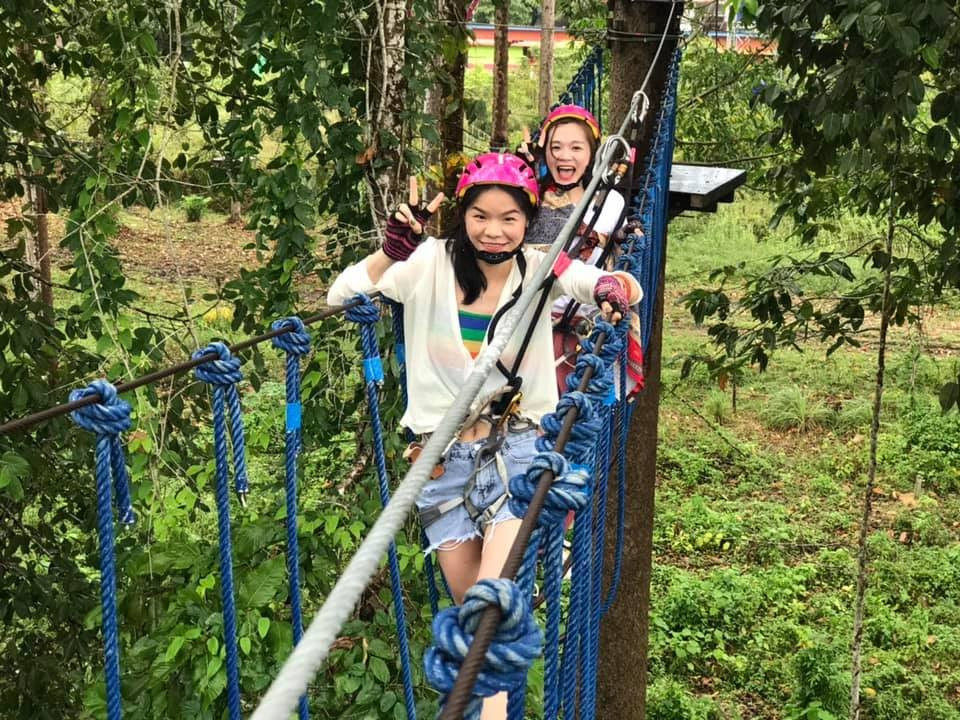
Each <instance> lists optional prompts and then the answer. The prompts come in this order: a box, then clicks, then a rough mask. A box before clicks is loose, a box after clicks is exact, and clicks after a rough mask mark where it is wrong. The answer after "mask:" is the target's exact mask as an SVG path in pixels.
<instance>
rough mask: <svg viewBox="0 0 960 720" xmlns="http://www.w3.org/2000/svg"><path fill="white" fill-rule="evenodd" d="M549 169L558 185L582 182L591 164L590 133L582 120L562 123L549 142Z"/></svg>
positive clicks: (553, 132)
mask: <svg viewBox="0 0 960 720" xmlns="http://www.w3.org/2000/svg"><path fill="white" fill-rule="evenodd" d="M545 154H546V160H547V169H548V170H549V171H550V176H551V177H552V178H553V180H554V182H556V183H557V184H558V185H571V184H573V183H578V182H580V180H581V178H583V174H584V173H585V172H586V171H587V167H588V166H589V165H590V159H591V158H590V155H591V152H590V135H589V134H588V131H587V128H586V127H585V126H584V124H583V123H581V122H565V123H560V124H558V125H557V126H556V127H554V128H553V131H552V132H551V133H550V139H549V141H548V142H547V152H546V153H545Z"/></svg>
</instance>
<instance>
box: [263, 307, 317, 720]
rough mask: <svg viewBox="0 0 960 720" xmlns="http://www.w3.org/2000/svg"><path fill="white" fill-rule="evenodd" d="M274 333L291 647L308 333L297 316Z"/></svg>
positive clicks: (296, 607)
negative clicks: (280, 364)
mask: <svg viewBox="0 0 960 720" xmlns="http://www.w3.org/2000/svg"><path fill="white" fill-rule="evenodd" d="M271 327H272V329H273V330H288V332H286V333H284V334H283V335H277V336H276V337H275V338H273V346H274V347H275V348H278V349H279V350H282V351H284V352H285V353H286V354H287V365H286V374H285V380H286V391H287V398H286V400H287V421H286V433H285V435H284V445H285V449H286V457H285V459H286V462H285V465H284V470H285V476H284V478H285V484H284V490H285V495H286V508H287V518H286V527H287V573H288V574H289V576H290V611H291V616H292V619H293V644H294V645H295V646H296V645H298V644H299V643H300V638H301V637H303V611H302V609H301V605H300V543H299V541H298V538H297V508H298V503H297V455H299V453H300V450H301V425H302V415H303V412H302V409H301V404H300V358H301V356H303V355H306V354H307V353H309V352H310V333H308V332H307V330H306V328H305V327H304V325H303V321H302V320H301V319H300V318H298V317H288V318H284V319H282V320H277V321H276V322H274V323H273V325H272V326H271ZM297 711H298V714H299V717H300V720H307V719H308V718H309V717H310V708H309V705H308V703H307V696H306V694H304V695H301V696H300V703H299V706H298V708H297Z"/></svg>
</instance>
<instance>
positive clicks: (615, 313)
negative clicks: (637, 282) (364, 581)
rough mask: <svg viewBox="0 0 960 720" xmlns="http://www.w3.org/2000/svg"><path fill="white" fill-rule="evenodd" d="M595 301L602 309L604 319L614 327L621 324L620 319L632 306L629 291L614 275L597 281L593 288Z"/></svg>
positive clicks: (605, 276)
mask: <svg viewBox="0 0 960 720" xmlns="http://www.w3.org/2000/svg"><path fill="white" fill-rule="evenodd" d="M593 299H594V300H595V301H596V303H597V307H598V308H600V312H601V313H602V314H603V318H604V319H605V320H607V321H608V322H610V323H612V324H614V325H616V324H617V323H618V322H620V318H622V317H623V313H625V312H626V311H627V307H629V305H630V303H629V301H628V299H627V289H626V288H625V287H624V286H623V283H621V282H620V280H618V279H617V277H616V276H614V275H604V276H603V277H602V278H600V279H599V280H597V284H596V285H595V286H594V288H593Z"/></svg>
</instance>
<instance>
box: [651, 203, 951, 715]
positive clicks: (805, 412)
mask: <svg viewBox="0 0 960 720" xmlns="http://www.w3.org/2000/svg"><path fill="white" fill-rule="evenodd" d="M770 210H771V208H770V207H769V206H768V205H767V204H766V203H764V202H763V201H761V200H757V199H750V198H740V199H738V201H737V203H735V204H734V205H732V206H726V207H723V206H722V207H721V208H720V211H719V212H718V213H717V214H716V215H703V216H697V217H693V218H682V219H680V220H677V221H675V222H674V223H673V224H672V225H671V228H670V241H669V248H668V252H669V255H668V263H667V271H666V272H667V285H666V295H667V296H666V307H665V323H664V357H665V365H664V369H663V379H664V384H665V387H666V388H668V389H669V391H668V392H665V393H664V394H663V397H662V400H661V419H660V446H659V461H658V465H659V478H658V488H657V493H658V495H657V506H656V519H655V525H654V548H655V558H654V566H655V568H657V569H656V572H655V574H654V577H653V591H652V592H653V597H652V608H653V615H652V627H653V630H652V634H651V638H652V648H651V658H652V660H651V668H652V673H653V678H652V686H651V693H650V702H649V705H648V717H650V718H654V719H656V720H666V719H672V718H724V719H726V718H744V719H746V718H773V719H781V720H793V718H800V717H816V716H817V715H815V714H814V713H816V712H819V711H820V710H822V711H826V712H829V713H831V715H829V716H828V715H821V716H822V717H845V716H846V713H847V705H848V704H849V699H848V693H849V665H850V660H849V645H850V638H851V627H852V607H853V601H854V587H855V570H856V565H855V556H854V553H855V543H856V537H857V533H858V529H859V518H860V513H861V504H862V496H863V492H864V486H865V479H866V463H867V451H868V445H869V443H868V436H869V424H870V417H871V404H872V398H873V382H874V379H875V373H876V370H875V362H876V344H875V342H876V341H875V337H876V336H875V335H874V336H872V338H871V337H870V336H868V337H867V338H866V339H865V343H864V347H863V348H862V349H849V348H845V349H843V350H840V351H838V352H837V353H835V354H834V355H832V356H831V357H829V358H827V357H826V356H825V350H826V347H825V346H824V345H822V344H820V343H819V342H817V341H815V340H813V339H810V340H808V341H807V342H805V343H803V345H802V352H796V351H779V352H778V353H777V354H776V355H775V356H774V357H773V359H772V361H771V363H770V367H769V369H768V370H767V371H766V372H764V373H757V372H755V371H750V372H747V373H745V374H744V376H743V377H742V378H741V379H740V382H739V386H738V397H737V401H738V402H737V412H736V413H735V414H734V413H732V412H728V411H727V408H729V393H730V388H729V387H727V388H726V389H725V390H721V389H719V388H717V387H716V386H714V385H713V384H712V383H711V381H710V380H709V379H708V378H707V376H706V375H705V374H704V373H702V372H701V373H697V372H695V373H694V374H693V375H692V377H690V378H689V379H688V380H686V381H682V382H681V381H680V378H679V371H680V364H681V361H682V358H683V357H685V356H686V355H687V354H689V353H691V352H695V351H697V350H698V349H701V348H702V347H704V342H705V332H704V329H703V328H698V327H696V326H695V325H694V323H693V322H692V320H691V318H690V317H689V315H688V314H687V312H686V310H685V309H684V308H683V307H682V305H681V304H680V302H679V298H680V297H682V295H683V294H684V293H685V292H687V291H689V290H690V289H692V288H693V287H696V286H697V285H704V286H709V282H708V277H707V276H708V273H709V271H710V270H711V269H713V268H714V267H716V266H717V265H720V264H729V265H738V264H740V263H742V264H743V267H742V269H741V270H740V271H739V272H738V274H737V276H738V277H743V274H744V273H748V272H750V271H751V270H755V269H759V268H760V267H762V266H763V264H764V262H765V261H766V259H767V258H769V257H770V256H774V255H778V254H783V253H787V252H789V253H801V252H804V250H802V249H801V248H797V247H796V246H795V245H794V244H793V243H792V241H791V240H790V238H789V237H788V235H787V233H786V232H785V231H779V232H774V233H769V232H766V231H765V230H763V228H764V226H765V217H766V216H768V214H769V212H770ZM870 232H872V229H871V227H870V224H869V223H868V222H866V221H864V220H862V219H849V220H845V221H843V222H842V223H841V224H840V226H839V229H838V232H837V233H836V235H835V237H834V238H833V242H834V243H835V247H838V248H840V247H849V246H853V245H855V244H856V243H858V242H859V241H860V239H862V238H864V237H867V236H868V235H869V233H870ZM854 270H855V272H856V273H858V274H862V273H865V272H867V271H866V270H864V269H863V268H859V267H857V268H854ZM821 289H824V288H821ZM835 289H842V284H841V285H838V286H837V288H835ZM890 341H891V342H890V345H891V348H890V352H889V356H888V360H887V365H888V374H887V387H886V392H885V395H884V402H883V415H882V423H881V435H880V467H879V475H878V482H877V490H876V492H875V495H874V504H875V514H874V519H873V523H872V525H871V529H870V536H869V537H870V550H871V561H870V562H871V580H870V588H869V593H868V602H867V623H866V647H865V655H864V658H865V660H864V673H865V676H864V690H863V696H862V697H863V702H864V713H865V717H869V718H874V719H877V720H881V719H882V720H921V719H923V720H926V719H927V718H944V719H946V718H950V719H957V718H960V709H958V708H960V672H958V670H957V668H960V630H958V628H960V584H954V578H955V576H956V573H957V571H956V570H955V569H954V563H955V562H956V559H957V558H958V556H960V497H958V493H957V490H958V489H960V483H958V482H957V472H956V470H955V469H954V468H955V466H952V465H951V463H952V462H955V461H956V462H960V420H958V419H957V418H956V417H955V416H947V417H941V415H940V412H939V407H938V405H937V402H936V391H937V389H938V387H939V385H940V384H941V383H943V382H944V381H946V379H947V378H948V376H949V375H950V374H952V373H953V372H954V363H953V360H952V359H951V358H950V356H949V354H946V353H945V352H944V351H943V350H941V348H943V347H953V346H955V345H956V343H957V342H958V336H957V330H956V314H955V311H951V310H950V309H949V307H948V309H947V310H946V311H939V312H936V313H929V314H928V315H927V317H926V322H925V327H924V334H923V335H918V334H917V333H916V332H915V331H912V330H910V329H908V328H894V329H892V331H891V338H890ZM725 400H726V403H724V401H725ZM692 408H695V409H697V410H698V411H699V413H700V415H702V416H703V417H700V415H697V414H694V413H693V412H692ZM704 418H706V419H708V420H709V421H710V423H707V422H705V420H704ZM721 423H722V428H717V427H716V426H717V425H720V424H721ZM711 425H713V426H711ZM721 433H722V435H721ZM733 446H736V448H738V450H735V449H734V448H733ZM918 487H919V488H920V495H919V496H917V495H916V494H915V490H916V489H917V488H918ZM817 708H819V709H820V710H817ZM804 713H808V714H804Z"/></svg>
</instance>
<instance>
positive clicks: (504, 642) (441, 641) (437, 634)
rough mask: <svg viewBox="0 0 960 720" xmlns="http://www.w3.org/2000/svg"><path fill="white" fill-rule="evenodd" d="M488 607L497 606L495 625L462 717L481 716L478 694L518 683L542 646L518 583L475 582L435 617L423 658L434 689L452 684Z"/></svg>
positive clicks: (488, 694) (444, 690) (493, 692)
mask: <svg viewBox="0 0 960 720" xmlns="http://www.w3.org/2000/svg"><path fill="white" fill-rule="evenodd" d="M491 605H494V606H497V607H499V608H500V613H501V619H500V624H499V626H498V627H497V632H496V634H495V635H494V639H493V642H492V643H491V645H490V648H489V650H487V654H486V661H485V663H484V666H483V669H482V670H481V671H480V674H479V676H478V677H477V683H476V685H475V686H474V688H473V698H472V699H471V702H470V703H469V705H468V707H467V712H466V713H465V715H464V717H465V718H466V719H467V720H476V718H479V717H480V707H481V704H482V703H481V698H484V697H491V696H493V695H496V694H497V693H498V692H503V691H505V690H507V691H508V690H515V689H517V688H519V687H522V686H523V684H524V683H525V682H526V676H527V670H528V669H529V668H530V666H531V665H532V664H533V661H534V660H535V659H536V658H538V657H539V656H540V653H541V652H542V650H543V635H542V633H541V632H540V628H539V626H538V625H537V623H536V621H535V620H534V619H533V612H532V611H531V609H530V603H529V601H528V600H527V595H526V593H524V592H523V591H522V590H521V588H520V586H519V585H518V584H517V583H515V582H514V581H512V580H506V579H503V578H497V579H487V580H480V581H479V582H478V583H477V584H476V585H474V586H473V587H471V588H470V589H469V590H467V593H466V595H465V596H464V599H463V605H461V606H460V607H451V608H446V609H444V610H441V611H440V614H438V615H437V617H436V618H434V621H433V637H434V645H433V646H432V647H431V648H430V649H429V650H427V652H426V654H425V656H424V668H425V670H426V673H427V679H428V680H429V681H430V684H431V685H433V687H435V688H436V689H437V690H439V691H440V692H442V693H448V692H450V690H451V689H452V688H453V683H454V681H455V680H456V677H457V673H458V672H459V670H460V664H461V663H462V662H463V659H464V658H465V657H466V655H467V651H468V650H469V649H470V645H471V644H472V643H473V633H474V632H475V631H476V629H477V626H478V625H479V623H480V618H481V617H482V616H483V612H484V610H486V609H487V607H489V606H491Z"/></svg>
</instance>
